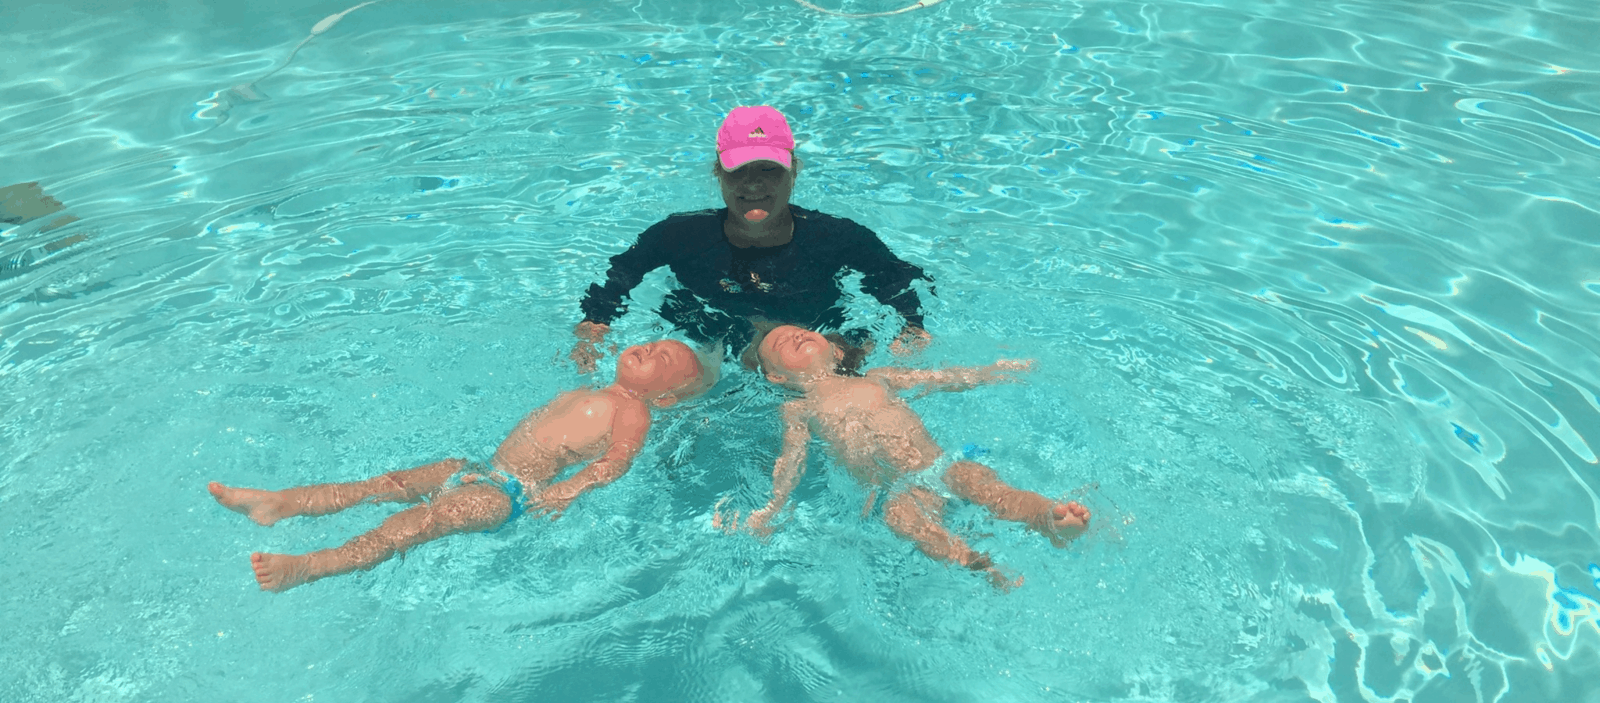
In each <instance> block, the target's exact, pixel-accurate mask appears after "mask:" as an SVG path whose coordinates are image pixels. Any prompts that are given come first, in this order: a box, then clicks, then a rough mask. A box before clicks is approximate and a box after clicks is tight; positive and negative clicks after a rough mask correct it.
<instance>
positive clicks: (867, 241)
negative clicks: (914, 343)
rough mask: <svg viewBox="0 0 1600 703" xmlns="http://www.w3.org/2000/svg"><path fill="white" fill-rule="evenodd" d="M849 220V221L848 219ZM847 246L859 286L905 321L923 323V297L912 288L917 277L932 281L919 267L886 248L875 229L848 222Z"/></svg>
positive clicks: (911, 323) (850, 264) (918, 325)
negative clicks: (859, 273) (857, 274)
mask: <svg viewBox="0 0 1600 703" xmlns="http://www.w3.org/2000/svg"><path fill="white" fill-rule="evenodd" d="M847 222H848V220H847ZM850 225H851V229H852V232H851V236H850V240H851V243H850V246H849V247H848V248H847V251H848V252H849V253H848V256H849V257H850V260H849V261H848V262H847V263H846V265H848V266H849V267H850V268H853V269H855V270H857V271H860V272H861V274H862V280H861V288H862V289H863V290H865V291H866V292H867V293H868V294H870V295H871V296H872V297H874V298H877V299H878V300H879V301H881V302H882V303H883V304H884V305H887V306H889V307H891V308H894V309H895V312H898V313H900V316H901V317H903V318H905V320H906V324H907V325H911V326H913V327H921V326H922V300H921V299H920V298H918V297H917V292H916V291H915V290H913V289H912V288H911V282H912V281H914V280H916V279H919V278H921V279H923V280H926V281H932V279H931V278H929V277H928V274H927V273H926V272H924V271H923V270H922V269H921V268H919V267H917V266H915V265H913V264H908V263H906V262H905V261H902V260H901V259H900V257H898V256H895V255H894V252H891V251H889V247H888V246H887V245H885V244H884V243H883V240H881V239H879V238H878V235H877V233H876V232H873V231H872V230H870V229H867V228H866V227H863V226H861V225H859V224H856V223H855V222H850Z"/></svg>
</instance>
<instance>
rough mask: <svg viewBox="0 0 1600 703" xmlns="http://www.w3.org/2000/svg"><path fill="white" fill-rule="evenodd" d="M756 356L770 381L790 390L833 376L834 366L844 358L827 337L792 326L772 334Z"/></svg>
mask: <svg viewBox="0 0 1600 703" xmlns="http://www.w3.org/2000/svg"><path fill="white" fill-rule="evenodd" d="M756 355H757V356H758V357H759V358H760V359H761V372H762V373H764V374H766V376H767V380H768V381H771V382H773V383H776V384H778V385H782V386H788V387H790V388H798V387H799V384H801V383H803V382H806V381H809V380H813V379H816V378H821V377H822V376H826V375H828V374H831V373H833V372H834V366H835V365H836V364H838V363H839V360H840V359H842V358H844V355H843V353H842V352H841V351H839V348H838V347H836V346H834V345H833V343H832V342H829V341H828V340H827V338H826V337H823V336H822V335H820V334H818V333H816V332H812V331H811V330H807V329H801V328H799V327H794V326H792V325H784V326H782V327H778V328H776V329H774V330H772V331H771V332H768V333H767V336H766V337H765V338H763V339H762V340H761V347H760V348H759V349H757V350H756Z"/></svg>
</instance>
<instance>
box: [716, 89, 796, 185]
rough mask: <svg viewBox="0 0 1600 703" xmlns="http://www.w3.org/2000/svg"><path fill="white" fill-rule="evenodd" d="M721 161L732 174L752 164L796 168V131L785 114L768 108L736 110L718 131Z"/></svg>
mask: <svg viewBox="0 0 1600 703" xmlns="http://www.w3.org/2000/svg"><path fill="white" fill-rule="evenodd" d="M717 158H718V159H720V160H721V161H722V167H723V168H725V169H728V170H729V171H732V170H734V169H736V168H739V167H740V166H743V165H745V164H747V163H750V162H751V161H776V162H778V163H780V164H783V167H784V168H794V132H791V131H789V121H788V120H785V119H783V113H781V112H778V111H777V110H775V109H773V108H770V107H767V106H766V105H762V106H760V107H736V108H733V111H732V112H729V113H728V117H727V118H726V119H724V120H722V128H721V129H718V130H717Z"/></svg>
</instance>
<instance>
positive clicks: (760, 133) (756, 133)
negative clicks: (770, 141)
mask: <svg viewBox="0 0 1600 703" xmlns="http://www.w3.org/2000/svg"><path fill="white" fill-rule="evenodd" d="M748 138H749V139H766V138H767V133H766V132H763V131H761V128H760V127H757V128H756V129H755V131H753V132H751V133H750V136H749V137H748Z"/></svg>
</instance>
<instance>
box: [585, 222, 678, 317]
mask: <svg viewBox="0 0 1600 703" xmlns="http://www.w3.org/2000/svg"><path fill="white" fill-rule="evenodd" d="M666 224H667V221H666V220H663V221H661V222H657V223H655V224H654V225H651V226H650V228H649V229H647V230H645V231H644V232H642V233H640V235H639V241H637V242H634V244H633V246H631V247H628V248H627V249H626V250H624V251H623V252H622V253H620V254H617V255H616V256H613V257H611V268H610V270H608V271H606V280H605V285H601V284H599V283H595V284H591V285H590V286H589V292H588V293H586V294H585V295H584V296H583V301H582V302H581V303H579V306H580V307H581V308H583V319H585V320H588V321H590V322H598V323H600V324H602V325H609V324H611V322H612V321H613V320H615V319H617V318H619V317H622V313H624V312H627V311H628V307H627V306H626V305H624V304H623V303H622V298H623V296H626V295H627V294H628V292H629V291H632V290H633V287H634V286H637V285H639V281H642V280H644V275H645V274H647V273H650V272H651V271H654V270H656V269H658V268H661V267H662V266H664V265H666V263H667V259H666V251H667V248H666V247H665V246H663V243H662V242H663V240H664V239H665V238H666V230H667V227H666Z"/></svg>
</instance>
